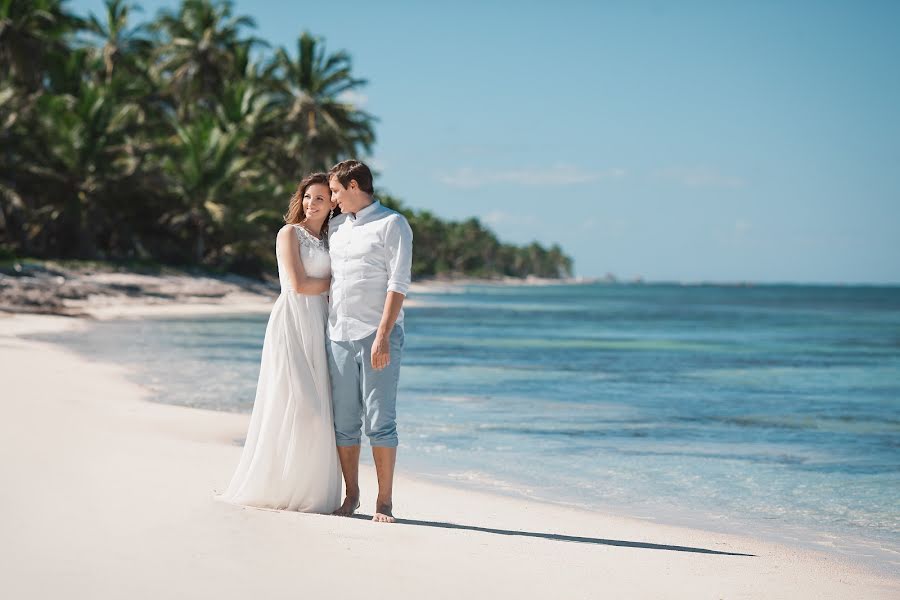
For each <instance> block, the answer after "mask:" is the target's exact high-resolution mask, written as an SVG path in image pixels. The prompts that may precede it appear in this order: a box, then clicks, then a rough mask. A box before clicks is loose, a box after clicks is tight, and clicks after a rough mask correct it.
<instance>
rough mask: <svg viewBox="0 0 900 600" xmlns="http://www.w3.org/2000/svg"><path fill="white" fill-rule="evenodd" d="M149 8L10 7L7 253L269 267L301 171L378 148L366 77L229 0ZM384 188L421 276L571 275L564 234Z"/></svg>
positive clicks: (1, 81) (0, 166) (0, 68)
mask: <svg viewBox="0 0 900 600" xmlns="http://www.w3.org/2000/svg"><path fill="white" fill-rule="evenodd" d="M139 11H140V8H139V7H138V6H137V5H134V4H129V3H127V2H125V1H123V0H107V1H106V5H105V14H102V15H95V14H90V15H87V16H82V15H77V14H75V13H73V12H71V11H69V10H67V9H66V7H65V3H64V2H63V1H61V0H2V1H0V123H2V129H0V256H2V255H5V256H8V257H9V256H33V257H44V258H51V257H52V258H83V259H104V260H129V261H147V262H160V263H166V264H178V265H193V266H202V267H206V268H214V269H221V270H226V271H234V272H241V273H245V274H251V275H258V274H260V273H263V272H266V271H271V269H272V266H273V263H274V255H273V250H272V247H273V241H272V240H273V236H274V233H275V232H276V231H277V230H278V228H279V227H280V226H281V224H282V214H283V213H284V211H285V209H286V206H287V201H288V199H289V198H290V196H291V194H292V193H293V191H294V188H295V186H296V184H297V182H298V181H299V180H300V179H301V178H302V176H303V175H305V174H307V173H310V172H313V171H323V170H327V169H328V167H329V166H330V165H332V164H334V163H336V162H338V161H339V160H342V159H344V158H349V157H357V156H361V155H365V154H367V153H368V152H370V150H371V148H372V146H373V144H374V142H375V123H376V118H375V117H374V116H373V115H371V114H369V113H368V112H366V111H365V110H363V109H362V108H361V107H359V106H357V105H355V104H354V103H353V102H352V100H351V99H352V97H353V95H352V94H351V92H353V91H356V90H358V89H360V88H362V87H364V86H365V85H366V83H367V82H366V80H365V79H362V78H359V77H357V76H356V75H355V74H354V73H353V69H352V62H351V58H350V56H349V55H348V54H347V53H346V52H343V51H336V52H332V51H329V50H328V49H327V48H326V46H325V43H324V41H323V40H322V39H320V38H317V37H314V36H312V35H311V34H309V33H303V34H302V35H300V36H299V38H298V39H297V42H296V48H294V49H293V52H290V51H288V50H287V49H285V48H281V47H279V48H272V47H271V46H270V45H269V44H268V43H266V42H265V41H264V40H262V39H260V38H258V37H255V36H254V35H253V32H254V30H255V28H256V25H255V22H254V21H253V19H252V18H250V17H249V16H246V15H235V14H234V11H233V6H232V4H231V2H228V1H219V2H214V1H211V0H184V1H183V2H182V3H181V4H180V5H179V6H178V7H177V8H175V9H172V10H161V11H160V12H159V14H158V15H157V16H156V17H155V18H154V19H153V20H151V21H146V22H135V19H134V15H135V13H137V12H139ZM379 196H380V197H382V198H383V199H384V202H385V203H386V204H388V205H389V206H391V207H393V208H395V209H397V210H400V211H401V212H403V213H404V214H405V215H406V216H407V218H408V219H409V221H410V225H411V226H412V228H413V232H414V235H415V240H416V243H415V249H414V258H413V271H414V275H415V276H417V277H427V276H435V275H443V274H462V275H477V276H496V275H511V276H526V275H538V276H543V277H561V276H568V275H571V272H572V260H571V259H570V258H569V257H568V256H566V255H565V254H564V253H563V252H562V250H561V249H560V248H559V247H558V246H555V245H554V246H553V247H552V248H549V249H548V248H544V247H543V246H541V245H539V244H537V243H533V244H530V245H527V246H515V245H511V244H503V243H501V242H500V241H499V240H498V239H497V237H496V236H495V235H494V234H493V233H492V232H491V231H490V230H489V229H487V228H486V227H484V226H483V225H482V224H481V223H480V222H479V221H478V220H477V219H469V220H466V221H462V222H454V221H446V220H442V219H439V218H438V217H436V216H435V215H433V214H432V213H430V212H428V211H415V210H411V209H409V208H407V207H405V206H404V205H403V203H402V202H401V201H400V200H398V199H397V198H393V197H390V196H387V195H379Z"/></svg>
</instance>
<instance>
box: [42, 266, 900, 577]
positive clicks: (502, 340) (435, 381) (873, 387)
mask: <svg viewBox="0 0 900 600" xmlns="http://www.w3.org/2000/svg"><path fill="white" fill-rule="evenodd" d="M413 299H414V300H415V304H416V305H415V306H412V307H410V308H408V309H407V311H406V334H407V335H406V348H405V351H404V356H403V368H402V372H401V390H400V395H399V398H398V413H399V423H398V427H399V433H400V439H401V446H400V450H399V452H400V454H399V465H400V468H401V469H405V470H407V471H412V472H413V473H415V474H418V475H420V476H425V477H427V478H432V479H435V480H438V481H443V482H451V483H452V484H454V485H462V486H473V487H476V488H481V489H488V490H490V491H496V492H501V493H506V494H512V495H516V496H520V497H525V498H529V499H534V500H541V501H549V502H557V503H563V504H567V505H573V506H578V507H583V508H586V509H594V510H606V511H612V512H617V513H619V514H623V515H631V516H636V517H639V518H643V519H650V520H656V521H660V522H665V523H676V524H684V525H690V526H699V527H704V528H707V529H712V530H719V531H725V532H732V533H745V534H751V535H765V536H768V537H771V538H774V539H777V540H781V541H786V542H791V543H798V544H802V545H804V546H808V547H813V548H818V549H821V550H826V551H831V552H836V553H838V554H841V555H844V556H846V557H848V558H852V559H855V560H860V561H863V562H867V563H871V564H872V565H874V566H878V567H884V568H888V569H896V568H897V567H898V566H900V502H898V498H900V287H850V286H847V287H841V286H799V285H784V286H780V285H761V286H716V285H664V284H653V285H604V284H589V285H551V286H500V285H472V286H463V287H458V288H450V289H448V290H444V291H440V292H437V291H436V292H434V293H417V294H415V295H414V296H413ZM266 319H267V315H251V316H248V315H242V316H215V317H204V318H197V317H191V318H183V319H165V320H159V319H143V320H126V321H119V322H104V323H97V324H95V325H92V326H91V328H90V329H89V330H88V331H87V332H82V333H78V334H66V335H62V336H54V338H53V339H54V340H55V341H58V342H62V343H64V344H65V345H67V346H70V347H72V348H74V349H76V350H78V351H79V352H81V353H84V354H87V355H88V356H91V357H93V358H96V359H98V360H105V361H114V362H118V363H120V364H125V365H127V366H128V367H130V372H132V373H133V374H134V377H135V378H136V379H137V380H138V381H139V382H140V383H142V384H143V385H146V386H148V387H150V389H151V390H153V397H154V398H155V399H156V400H158V401H160V402H166V403H172V404H181V405H188V406H196V407H203V408H210V409H215V410H225V411H243V412H249V411H250V409H251V408H252V404H253V397H254V392H255V387H256V378H257V376H258V371H259V358H260V351H261V347H262V341H263V334H264V331H265V324H266ZM397 507H398V510H400V511H401V512H402V490H398V502H397ZM548 528H551V529H552V524H548Z"/></svg>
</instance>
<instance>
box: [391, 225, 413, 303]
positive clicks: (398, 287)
mask: <svg viewBox="0 0 900 600" xmlns="http://www.w3.org/2000/svg"><path fill="white" fill-rule="evenodd" d="M412 245H413V233H412V229H411V228H410V226H409V223H407V222H406V219H405V218H404V217H403V216H402V215H396V216H394V217H393V218H392V219H391V220H390V223H389V224H388V226H387V229H386V230H385V235H384V251H385V258H386V260H387V267H388V285H387V291H389V292H398V293H400V294H403V295H404V296H406V295H407V292H409V283H410V280H411V279H412Z"/></svg>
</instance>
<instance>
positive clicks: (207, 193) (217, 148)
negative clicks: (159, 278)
mask: <svg viewBox="0 0 900 600" xmlns="http://www.w3.org/2000/svg"><path fill="white" fill-rule="evenodd" d="M173 127H174V130H175V132H176V133H175V136H174V139H173V140H172V141H171V144H170V147H169V148H170V150H169V152H168V154H167V156H165V157H164V159H163V161H162V169H163V172H164V173H165V174H166V176H167V177H168V180H169V183H170V186H171V192H172V194H173V195H174V196H175V197H176V198H177V199H178V201H179V206H178V208H177V209H176V210H173V211H169V212H168V213H166V214H164V215H163V216H162V217H161V222H162V223H163V224H165V225H169V226H172V227H175V228H176V229H179V230H181V231H183V232H185V233H186V235H188V236H192V237H193V252H192V254H193V260H194V262H195V263H197V264H201V263H202V262H203V261H204V259H205V258H206V257H207V252H208V248H207V240H208V239H209V238H210V237H211V236H214V235H216V234H217V233H219V232H221V231H222V229H223V228H224V226H225V223H226V219H227V217H228V211H229V210H230V209H232V207H233V205H234V204H235V199H239V198H240V196H241V194H242V193H246V191H247V190H248V189H249V188H250V187H251V185H252V184H253V182H254V179H256V178H257V177H258V174H257V173H256V172H255V171H253V170H252V169H251V160H250V158H249V157H246V156H242V154H241V151H240V148H241V144H242V142H243V139H244V137H245V135H246V134H245V133H244V132H242V131H241V130H239V129H237V128H231V129H222V128H221V127H220V126H219V125H218V123H216V120H215V118H214V117H213V116H212V115H208V114H200V115H198V116H197V118H195V119H194V120H192V121H191V122H190V123H188V124H186V125H180V124H178V123H173Z"/></svg>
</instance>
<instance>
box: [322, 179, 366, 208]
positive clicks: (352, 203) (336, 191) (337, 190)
mask: <svg viewBox="0 0 900 600" xmlns="http://www.w3.org/2000/svg"><path fill="white" fill-rule="evenodd" d="M328 187H329V188H331V201H332V202H337V205H338V206H339V207H340V208H341V212H344V213H356V211H357V210H359V208H360V207H359V201H358V196H359V193H358V192H359V187H358V186H357V185H356V180H355V179H351V180H350V183H348V184H347V187H344V186H343V185H341V182H340V181H338V178H337V177H331V178H330V179H329V180H328Z"/></svg>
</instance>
